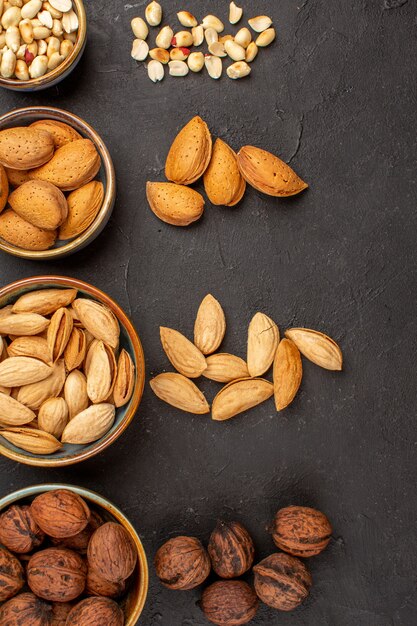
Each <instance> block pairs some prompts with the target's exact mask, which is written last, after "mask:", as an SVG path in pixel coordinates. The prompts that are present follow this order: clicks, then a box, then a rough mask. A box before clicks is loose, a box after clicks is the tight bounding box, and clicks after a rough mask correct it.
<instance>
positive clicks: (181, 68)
mask: <svg viewBox="0 0 417 626" xmlns="http://www.w3.org/2000/svg"><path fill="white" fill-rule="evenodd" d="M168 66H169V73H170V75H171V76H186V75H187V74H188V72H189V70H190V68H189V67H188V65H187V64H186V63H185V62H184V61H170V62H169V63H168Z"/></svg>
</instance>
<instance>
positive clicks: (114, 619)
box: [66, 598, 124, 626]
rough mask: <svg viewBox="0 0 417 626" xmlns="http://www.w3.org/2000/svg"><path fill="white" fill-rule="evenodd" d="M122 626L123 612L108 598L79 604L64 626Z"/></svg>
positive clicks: (93, 599) (89, 599)
mask: <svg viewBox="0 0 417 626" xmlns="http://www.w3.org/2000/svg"><path fill="white" fill-rule="evenodd" d="M103 624H108V625H109V626H110V625H111V626H123V624H124V615H123V611H122V609H121V608H120V606H119V605H118V604H116V602H114V600H110V599H109V598H87V599H86V600H82V601H81V602H79V603H78V604H77V605H76V606H75V607H74V608H73V609H72V611H71V612H70V614H69V615H68V617H67V622H66V626H103Z"/></svg>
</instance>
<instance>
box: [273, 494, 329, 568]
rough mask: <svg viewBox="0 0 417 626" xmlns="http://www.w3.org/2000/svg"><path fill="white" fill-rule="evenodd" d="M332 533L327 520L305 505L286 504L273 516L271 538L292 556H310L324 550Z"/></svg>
mask: <svg viewBox="0 0 417 626" xmlns="http://www.w3.org/2000/svg"><path fill="white" fill-rule="evenodd" d="M331 535H332V527H331V525H330V522H329V520H328V519H327V517H326V516H325V515H324V513H321V512H320V511H316V510H315V509H311V508H309V507H307V506H288V507H286V508H285V509H281V510H280V511H278V513H277V514H276V516H275V519H274V521H273V525H272V538H273V540H274V543H275V545H277V546H278V548H280V549H281V550H284V552H288V553H289V554H293V555H294V556H302V557H304V558H305V557H310V556H315V555H316V554H319V553H320V552H321V551H322V550H324V549H325V548H326V547H327V545H328V543H329V541H330V539H331Z"/></svg>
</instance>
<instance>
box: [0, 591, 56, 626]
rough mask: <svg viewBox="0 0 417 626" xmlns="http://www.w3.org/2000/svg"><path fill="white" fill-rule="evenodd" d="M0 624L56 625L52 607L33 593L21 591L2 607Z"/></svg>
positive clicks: (19, 625) (0, 609) (14, 625)
mask: <svg viewBox="0 0 417 626" xmlns="http://www.w3.org/2000/svg"><path fill="white" fill-rule="evenodd" d="M0 624H5V625H6V624H7V626H22V625H24V626H51V625H52V624H53V625H54V626H55V622H53V621H52V607H51V605H50V604H48V603H47V602H43V600H40V599H39V598H37V597H36V596H35V595H34V594H33V593H19V595H18V596H15V597H14V598H12V599H11V600H9V601H8V602H5V603H4V604H3V606H2V607H1V608H0Z"/></svg>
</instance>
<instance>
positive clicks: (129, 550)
mask: <svg viewBox="0 0 417 626" xmlns="http://www.w3.org/2000/svg"><path fill="white" fill-rule="evenodd" d="M87 558H88V565H89V567H92V568H93V569H94V570H95V571H96V572H97V573H98V574H99V575H100V576H101V577H102V578H104V579H105V580H108V581H109V582H113V583H119V582H122V581H124V580H126V579H127V578H129V576H130V575H131V574H132V573H133V571H134V569H135V566H136V561H137V552H136V549H135V546H134V544H133V542H132V540H131V538H130V536H129V534H128V532H127V531H126V530H125V529H124V528H123V526H121V525H120V524H116V523H115V522H107V523H106V524H103V525H102V526H100V527H99V528H97V530H96V531H95V532H94V534H93V535H92V537H91V539H90V543H89V544H88V551H87Z"/></svg>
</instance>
